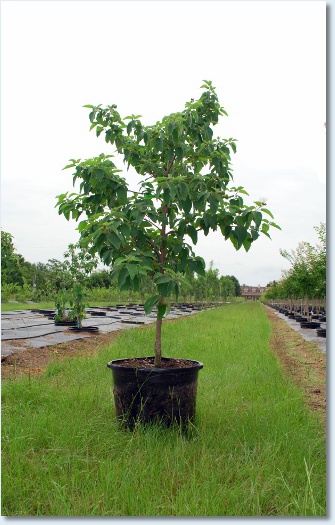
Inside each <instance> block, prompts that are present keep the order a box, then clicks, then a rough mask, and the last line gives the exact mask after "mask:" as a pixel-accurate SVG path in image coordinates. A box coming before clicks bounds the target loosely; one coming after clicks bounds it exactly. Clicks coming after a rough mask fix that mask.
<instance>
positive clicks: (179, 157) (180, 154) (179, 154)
mask: <svg viewBox="0 0 335 525" xmlns="http://www.w3.org/2000/svg"><path fill="white" fill-rule="evenodd" d="M183 156H184V151H183V148H181V147H178V148H176V157H177V160H182V158H183Z"/></svg>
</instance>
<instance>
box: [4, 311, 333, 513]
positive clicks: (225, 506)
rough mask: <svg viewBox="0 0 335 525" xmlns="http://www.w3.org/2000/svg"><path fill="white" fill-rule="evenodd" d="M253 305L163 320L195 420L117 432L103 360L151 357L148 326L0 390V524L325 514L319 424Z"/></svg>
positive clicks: (166, 346) (166, 345)
mask: <svg viewBox="0 0 335 525" xmlns="http://www.w3.org/2000/svg"><path fill="white" fill-rule="evenodd" d="M270 335H271V326H270V323H269V321H268V319H267V316H266V314H265V312H264V310H263V307H262V305H261V304H259V303H244V304H232V305H227V306H224V307H221V308H217V309H215V310H211V311H206V312H202V313H199V314H197V315H195V316H191V317H185V318H182V319H179V320H176V321H171V322H167V323H165V325H164V323H163V355H165V356H167V357H182V358H190V359H197V360H199V361H202V362H203V363H204V368H203V370H201V371H200V372H199V386H198V397H197V416H196V422H195V425H194V426H193V427H191V428H190V429H189V431H188V432H187V433H183V432H182V431H180V429H178V428H173V429H170V430H166V429H162V428H159V427H157V426H153V427H152V428H146V429H143V428H142V427H138V428H136V429H135V431H134V432H129V431H121V430H119V429H118V426H117V422H116V420H115V412H114V406H113V394H112V374H111V371H110V370H109V369H108V368H107V367H106V364H107V362H108V361H110V360H111V359H115V358H121V357H131V356H141V355H152V348H153V344H154V327H153V326H149V327H145V328H142V327H141V328H137V329H129V330H125V331H123V332H122V333H121V334H120V336H119V337H118V338H117V339H116V340H115V342H114V343H113V344H112V346H111V347H110V348H103V349H99V351H97V352H96V353H95V354H94V355H91V356H89V357H81V358H72V359H67V360H64V361H58V362H56V361H55V362H54V363H52V364H51V365H49V367H48V368H47V370H46V371H45V373H44V374H43V376H41V377H29V376H24V377H19V378H17V379H16V380H6V381H3V383H2V439H3V446H2V515H7V516H325V515H326V444H325V433H324V429H323V426H322V425H321V423H320V422H319V420H318V419H317V417H316V416H315V414H314V413H312V412H311V411H310V410H309V409H308V407H307V406H306V405H305V404H304V401H303V394H302V392H301V391H300V389H299V388H298V387H297V386H295V385H294V384H293V383H292V382H291V381H290V380H289V379H288V377H287V376H285V375H284V373H283V371H282V369H281V366H280V364H279V362H278V360H277V358H276V356H275V355H274V354H273V352H272V350H271V349H270V346H269V338H270Z"/></svg>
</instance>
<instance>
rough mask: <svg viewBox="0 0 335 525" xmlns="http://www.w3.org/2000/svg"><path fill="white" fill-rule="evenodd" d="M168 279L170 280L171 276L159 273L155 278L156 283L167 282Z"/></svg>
mask: <svg viewBox="0 0 335 525" xmlns="http://www.w3.org/2000/svg"><path fill="white" fill-rule="evenodd" d="M170 281H171V276H170V275H168V274H162V275H159V277H158V278H157V279H155V283H156V284H161V283H168V282H170Z"/></svg>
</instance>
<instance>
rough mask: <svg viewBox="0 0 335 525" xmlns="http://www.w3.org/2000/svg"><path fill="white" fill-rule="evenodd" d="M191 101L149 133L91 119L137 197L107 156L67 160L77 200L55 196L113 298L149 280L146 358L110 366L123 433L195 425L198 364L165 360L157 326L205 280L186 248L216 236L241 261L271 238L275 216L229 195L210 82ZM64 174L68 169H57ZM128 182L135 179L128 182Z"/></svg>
mask: <svg viewBox="0 0 335 525" xmlns="http://www.w3.org/2000/svg"><path fill="white" fill-rule="evenodd" d="M202 89H203V92H202V94H201V96H200V98H199V99H198V100H194V99H191V101H190V102H187V103H186V105H185V109H184V110H183V111H181V112H177V113H172V114H171V115H168V116H166V117H164V118H163V119H162V120H161V121H159V122H157V123H156V124H154V125H152V126H145V125H143V124H142V122H141V120H140V118H141V116H138V115H131V116H128V117H125V118H121V116H120V114H119V113H118V111H117V106H116V105H115V104H114V105H111V106H107V107H105V108H103V107H101V105H98V106H91V105H89V106H85V107H88V108H89V109H90V115H89V118H90V121H91V129H95V130H96V134H97V136H99V135H101V134H102V133H104V135H105V140H106V142H107V143H110V144H112V145H114V146H115V148H116V153H117V154H118V155H120V156H121V157H122V159H123V161H124V163H125V164H126V165H127V167H128V169H129V168H130V167H132V168H133V169H134V170H135V171H136V173H137V174H138V175H139V176H140V177H141V181H140V182H139V183H138V186H137V188H136V190H134V189H133V185H131V187H129V186H128V182H127V180H126V179H125V178H123V177H122V176H121V175H120V172H121V170H119V169H117V167H116V165H115V164H114V162H113V161H112V157H113V155H104V154H101V155H99V156H98V157H95V158H92V159H88V160H84V161H81V160H80V159H79V160H75V159H71V161H70V162H71V163H70V164H69V165H68V166H66V168H71V169H74V170H75V171H74V175H73V183H74V184H75V183H76V182H77V181H79V182H80V184H79V192H78V193H71V194H68V193H66V194H62V195H59V196H58V202H57V206H58V208H59V213H60V214H63V215H64V216H65V217H66V218H67V219H69V218H70V216H72V218H73V219H75V220H78V219H79V218H80V217H81V216H82V214H85V215H84V216H83V217H82V218H83V220H81V222H79V225H78V230H79V232H80V235H81V242H82V243H83V244H84V245H85V246H86V249H87V250H89V251H90V253H91V254H96V253H98V254H99V255H100V257H101V259H102V260H103V262H104V263H105V264H107V265H112V276H113V277H114V279H115V281H116V282H117V284H118V287H119V289H120V290H127V289H133V290H135V291H136V290H138V289H139V287H140V282H141V278H142V276H150V278H151V279H152V282H153V283H154V285H155V292H154V294H153V295H152V296H151V297H149V298H148V299H147V300H146V302H145V305H144V309H145V312H146V313H147V314H149V313H150V312H152V311H153V310H154V309H155V311H156V316H157V318H156V332H155V341H154V344H153V355H151V356H149V357H147V356H144V357H141V358H137V357H134V358H128V359H123V360H114V361H111V362H110V363H108V366H109V367H110V368H111V369H112V371H113V378H114V399H115V405H116V412H117V416H118V418H119V419H120V420H121V421H122V422H123V423H124V424H125V425H126V426H128V427H130V428H132V427H133V426H134V423H135V422H136V421H137V420H138V419H140V420H141V421H143V422H150V421H152V420H154V419H156V418H157V419H160V420H164V421H166V422H177V423H182V424H187V422H188V421H189V420H193V419H194V414H195V396H196V386H197V375H198V371H199V370H200V369H201V368H202V366H203V365H202V363H200V362H198V361H193V360H186V359H181V358H171V357H162V339H161V336H162V321H163V318H164V316H166V315H167V314H168V313H169V311H170V304H171V303H170V297H171V295H174V297H175V299H176V300H178V293H179V288H180V285H181V283H187V282H188V280H187V276H188V275H190V274H192V273H197V274H200V275H203V274H204V271H205V262H204V260H203V258H201V257H199V256H196V255H195V253H194V251H193V248H192V246H193V245H196V244H197V240H198V235H199V232H202V233H203V234H204V235H208V234H209V233H210V232H211V231H217V230H218V231H220V232H221V233H222V236H223V238H224V239H226V240H230V241H231V242H232V243H233V245H234V247H235V248H236V250H239V249H240V248H241V247H243V248H244V249H245V250H246V251H248V250H249V249H250V247H251V244H252V243H253V242H254V241H255V240H256V239H257V238H258V237H259V235H260V233H263V234H265V235H267V236H268V237H269V229H270V227H271V226H274V227H276V228H278V226H277V225H276V224H275V223H274V222H271V219H273V216H272V213H271V212H270V211H269V210H268V209H267V208H265V207H264V203H262V202H257V201H256V202H254V203H253V204H251V205H247V204H246V203H245V202H244V200H243V198H244V195H248V194H247V192H246V191H245V190H244V189H243V188H242V187H241V186H237V187H236V186H232V185H231V183H232V180H233V176H232V173H231V165H230V161H231V157H230V155H231V151H233V152H235V150H236V146H235V141H234V139H228V140H225V139H221V138H220V137H217V138H214V134H213V129H212V126H214V125H216V124H217V123H218V120H219V117H220V116H221V115H226V111H225V110H224V109H223V108H222V107H221V106H220V104H219V101H218V97H217V94H216V91H215V88H214V87H213V85H212V82H210V81H205V83H204V84H203V86H202ZM64 169H65V168H64ZM134 179H135V181H136V179H137V177H136V176H135V177H134ZM264 214H266V216H267V217H269V218H265V217H264Z"/></svg>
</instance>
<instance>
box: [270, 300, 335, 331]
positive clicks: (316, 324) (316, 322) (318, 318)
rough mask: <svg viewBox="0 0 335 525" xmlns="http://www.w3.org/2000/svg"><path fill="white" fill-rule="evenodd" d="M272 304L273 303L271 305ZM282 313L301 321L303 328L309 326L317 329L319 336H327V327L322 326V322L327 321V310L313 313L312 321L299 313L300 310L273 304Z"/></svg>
mask: <svg viewBox="0 0 335 525" xmlns="http://www.w3.org/2000/svg"><path fill="white" fill-rule="evenodd" d="M270 306H271V305H270ZM272 307H273V308H275V309H276V310H277V311H279V312H280V313H283V314H284V315H285V316H287V317H288V319H294V320H295V321H297V322H298V323H300V326H301V328H309V329H314V330H315V329H316V333H317V335H318V336H319V337H326V328H320V326H321V323H325V322H326V315H325V312H323V313H322V314H318V315H317V314H313V315H312V316H311V317H312V321H307V317H305V316H304V315H301V314H299V313H298V312H293V311H290V310H288V309H287V308H280V307H279V306H272Z"/></svg>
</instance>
